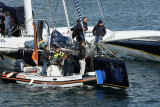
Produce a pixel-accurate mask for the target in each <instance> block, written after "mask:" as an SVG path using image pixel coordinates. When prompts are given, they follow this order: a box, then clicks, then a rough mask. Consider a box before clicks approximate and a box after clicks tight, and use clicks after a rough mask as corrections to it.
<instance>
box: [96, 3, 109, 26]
mask: <svg viewBox="0 0 160 107" xmlns="http://www.w3.org/2000/svg"><path fill="white" fill-rule="evenodd" d="M97 3H98V7H99V11H100V13H101V16H102V18H103V22H104V24H105V25H106V28H108V27H107V24H106V21H105V18H104V15H103V12H102V9H101V6H100V3H99V0H97Z"/></svg>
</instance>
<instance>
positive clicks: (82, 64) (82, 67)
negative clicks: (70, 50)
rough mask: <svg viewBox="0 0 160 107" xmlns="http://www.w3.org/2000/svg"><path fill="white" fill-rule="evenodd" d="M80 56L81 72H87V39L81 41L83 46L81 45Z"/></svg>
mask: <svg viewBox="0 0 160 107" xmlns="http://www.w3.org/2000/svg"><path fill="white" fill-rule="evenodd" d="M78 58H79V64H80V67H81V69H80V74H81V75H83V74H84V72H85V67H86V62H85V60H86V58H87V56H86V52H85V41H82V42H81V46H80V47H79V53H78Z"/></svg>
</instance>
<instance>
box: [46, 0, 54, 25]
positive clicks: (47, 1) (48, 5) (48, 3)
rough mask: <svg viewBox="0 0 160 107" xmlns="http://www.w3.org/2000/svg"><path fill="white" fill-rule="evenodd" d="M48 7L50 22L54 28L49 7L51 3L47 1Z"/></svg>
mask: <svg viewBox="0 0 160 107" xmlns="http://www.w3.org/2000/svg"><path fill="white" fill-rule="evenodd" d="M46 3H47V6H48V11H49V17H50V21H51V26H52V28H53V19H52V15H51V11H50V6H49V2H48V0H46Z"/></svg>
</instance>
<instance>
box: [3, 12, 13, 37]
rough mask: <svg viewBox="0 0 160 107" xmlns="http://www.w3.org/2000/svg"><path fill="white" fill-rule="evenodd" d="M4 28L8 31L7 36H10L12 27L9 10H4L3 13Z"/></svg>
mask: <svg viewBox="0 0 160 107" xmlns="http://www.w3.org/2000/svg"><path fill="white" fill-rule="evenodd" d="M4 14H5V30H6V32H7V33H8V37H12V34H11V33H12V27H11V25H10V23H11V22H10V18H11V17H10V12H9V11H6V12H5V13H4Z"/></svg>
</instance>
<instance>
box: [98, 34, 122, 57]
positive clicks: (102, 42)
mask: <svg viewBox="0 0 160 107" xmlns="http://www.w3.org/2000/svg"><path fill="white" fill-rule="evenodd" d="M115 33H116V32H113V34H111V35H110V36H109V37H108V38H106V39H104V40H102V41H101V42H100V43H98V45H99V46H100V45H101V46H103V48H105V49H106V50H107V51H108V52H109V53H110V54H112V55H113V56H114V57H116V58H118V59H120V60H123V59H122V58H120V57H118V56H117V55H115V54H114V53H113V52H112V51H111V50H110V49H108V48H107V46H105V45H104V41H106V40H109V39H110V38H112V36H113V35H115Z"/></svg>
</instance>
